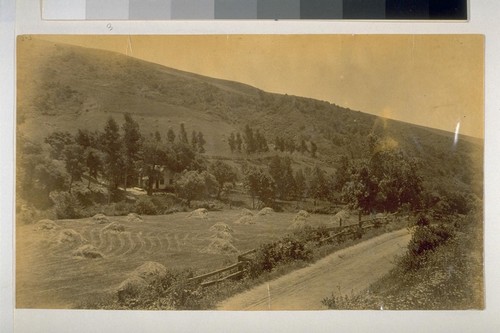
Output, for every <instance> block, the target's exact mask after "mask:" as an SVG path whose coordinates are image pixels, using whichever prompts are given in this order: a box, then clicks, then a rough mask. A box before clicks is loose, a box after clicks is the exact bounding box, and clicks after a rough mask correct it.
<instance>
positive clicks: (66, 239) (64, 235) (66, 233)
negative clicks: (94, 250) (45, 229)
mask: <svg viewBox="0 0 500 333" xmlns="http://www.w3.org/2000/svg"><path fill="white" fill-rule="evenodd" d="M57 243H58V244H70V245H74V244H83V243H87V240H86V239H85V238H83V236H82V235H81V234H80V233H79V232H77V231H75V230H73V229H63V230H61V231H60V232H59V234H58V235H57Z"/></svg>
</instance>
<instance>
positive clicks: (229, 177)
mask: <svg viewBox="0 0 500 333" xmlns="http://www.w3.org/2000/svg"><path fill="white" fill-rule="evenodd" d="M209 170H210V173H211V174H213V175H214V177H215V179H216V180H217V183H218V189H217V199H220V195H221V192H222V189H223V188H224V184H225V183H230V182H234V181H236V173H235V172H234V170H233V168H232V167H231V166H230V165H229V164H227V163H224V162H222V161H220V160H217V161H215V162H214V163H212V164H211V165H210V169H209Z"/></svg>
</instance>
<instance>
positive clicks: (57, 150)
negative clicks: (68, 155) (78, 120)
mask: <svg viewBox="0 0 500 333" xmlns="http://www.w3.org/2000/svg"><path fill="white" fill-rule="evenodd" d="M45 143H47V144H48V145H49V146H50V148H51V150H50V156H51V157H52V158H54V159H57V160H60V159H62V158H63V156H62V155H63V150H64V148H65V147H66V146H67V145H69V144H72V143H74V139H73V136H72V135H71V134H70V133H69V132H67V131H56V132H53V133H52V134H50V135H49V136H48V137H46V138H45Z"/></svg>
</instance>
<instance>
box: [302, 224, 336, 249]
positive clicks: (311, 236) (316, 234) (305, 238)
mask: <svg viewBox="0 0 500 333" xmlns="http://www.w3.org/2000/svg"><path fill="white" fill-rule="evenodd" d="M293 235H294V237H296V238H297V240H299V241H300V242H301V243H308V242H313V243H315V244H316V245H321V243H322V241H323V239H325V238H328V237H329V236H330V233H329V232H328V230H327V229H326V227H325V226H320V227H317V228H313V227H311V226H305V227H304V228H300V229H298V230H295V231H294V232H293ZM332 240H333V239H332Z"/></svg>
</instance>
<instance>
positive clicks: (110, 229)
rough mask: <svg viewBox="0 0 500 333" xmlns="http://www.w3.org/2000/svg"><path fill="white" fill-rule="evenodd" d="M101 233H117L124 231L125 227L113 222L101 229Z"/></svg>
mask: <svg viewBox="0 0 500 333" xmlns="http://www.w3.org/2000/svg"><path fill="white" fill-rule="evenodd" d="M102 231H107V232H115V233H119V232H122V231H125V227H124V226H123V225H121V224H120V223H116V222H113V223H110V224H108V225H107V226H105V227H104V228H102Z"/></svg>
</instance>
